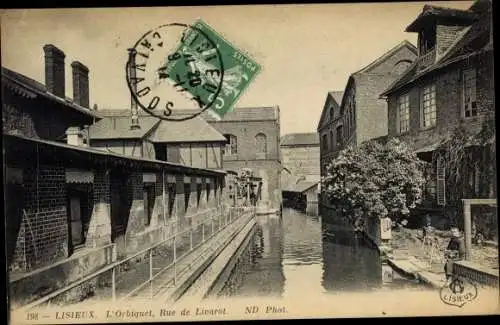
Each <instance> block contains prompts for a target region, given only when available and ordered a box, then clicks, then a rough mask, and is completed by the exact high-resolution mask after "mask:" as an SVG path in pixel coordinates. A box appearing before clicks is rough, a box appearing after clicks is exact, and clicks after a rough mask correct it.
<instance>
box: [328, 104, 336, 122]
mask: <svg viewBox="0 0 500 325" xmlns="http://www.w3.org/2000/svg"><path fill="white" fill-rule="evenodd" d="M329 112H330V121H331V120H333V116H334V113H335V111H334V110H333V106H332V107H330V108H329Z"/></svg>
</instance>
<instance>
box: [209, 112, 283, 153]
mask: <svg viewBox="0 0 500 325" xmlns="http://www.w3.org/2000/svg"><path fill="white" fill-rule="evenodd" d="M209 123H210V124H211V125H212V126H213V127H214V128H215V129H216V130H217V131H219V132H220V133H222V134H233V135H235V136H236V137H237V139H238V154H237V157H236V159H237V160H254V159H256V145H255V136H256V135H257V134H259V133H263V134H265V136H266V138H267V155H266V158H267V159H275V160H276V159H279V150H280V147H279V140H280V129H279V125H278V124H277V122H276V121H271V120H269V121H241V122H240V121H217V122H214V121H210V122H209ZM226 161H227V159H226V158H224V162H226Z"/></svg>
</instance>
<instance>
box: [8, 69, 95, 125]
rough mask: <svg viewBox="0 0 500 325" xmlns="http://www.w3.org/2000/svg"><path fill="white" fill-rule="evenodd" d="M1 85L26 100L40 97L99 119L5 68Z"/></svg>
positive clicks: (86, 109)
mask: <svg viewBox="0 0 500 325" xmlns="http://www.w3.org/2000/svg"><path fill="white" fill-rule="evenodd" d="M2 85H5V86H7V87H9V88H10V89H12V90H13V91H15V92H17V93H18V94H20V95H21V96H25V97H28V98H35V97H36V96H42V97H44V98H47V99H49V100H52V101H54V102H57V103H59V104H62V105H64V106H65V107H68V108H70V109H72V110H74V111H77V112H79V113H82V114H84V115H87V116H89V117H92V118H99V115H98V114H96V113H95V112H94V111H92V110H90V109H88V108H85V107H83V106H80V105H78V104H76V103H74V102H73V101H72V100H71V99H69V98H61V97H58V96H56V95H54V94H52V93H50V92H49V91H47V88H46V87H45V85H44V84H42V83H40V82H38V81H36V80H34V79H31V78H29V77H27V76H25V75H23V74H20V73H18V72H15V71H13V70H10V69H8V68H5V67H2Z"/></svg>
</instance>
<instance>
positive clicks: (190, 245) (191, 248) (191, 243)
mask: <svg viewBox="0 0 500 325" xmlns="http://www.w3.org/2000/svg"><path fill="white" fill-rule="evenodd" d="M189 250H190V251H192V250H193V225H192V224H191V225H190V226H189Z"/></svg>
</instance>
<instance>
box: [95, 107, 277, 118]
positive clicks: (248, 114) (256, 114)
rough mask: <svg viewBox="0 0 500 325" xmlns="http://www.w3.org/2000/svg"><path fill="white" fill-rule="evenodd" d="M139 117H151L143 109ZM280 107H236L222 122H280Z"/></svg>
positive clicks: (105, 112)
mask: <svg viewBox="0 0 500 325" xmlns="http://www.w3.org/2000/svg"><path fill="white" fill-rule="evenodd" d="M198 111H199V110H195V109H177V110H173V111H172V115H173V116H182V115H188V114H193V113H195V112H198ZM98 112H99V115H101V116H130V110H129V109H100V110H99V111H98ZM138 113H139V116H151V115H149V114H148V113H147V112H145V111H144V110H142V109H140V108H139V109H138ZM199 116H201V117H202V118H203V119H204V120H206V121H216V119H215V118H214V117H213V116H212V115H211V114H210V113H209V112H208V111H204V112H202V113H201V114H200V115H199ZM278 118H279V110H278V107H240V108H238V107H236V108H234V110H233V111H232V112H228V113H226V114H225V115H224V116H223V118H222V121H252V120H253V121H258V120H278Z"/></svg>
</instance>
